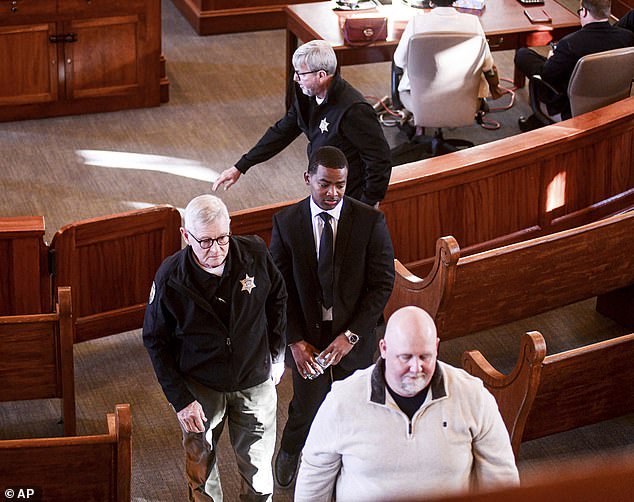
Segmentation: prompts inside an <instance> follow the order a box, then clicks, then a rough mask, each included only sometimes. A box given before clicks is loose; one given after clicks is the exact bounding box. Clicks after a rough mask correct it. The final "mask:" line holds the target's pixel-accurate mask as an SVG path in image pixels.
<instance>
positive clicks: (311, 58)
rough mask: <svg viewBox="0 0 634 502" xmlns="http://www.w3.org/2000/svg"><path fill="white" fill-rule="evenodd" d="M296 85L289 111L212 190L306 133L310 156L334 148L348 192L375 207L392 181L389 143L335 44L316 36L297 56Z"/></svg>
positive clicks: (275, 153)
mask: <svg viewBox="0 0 634 502" xmlns="http://www.w3.org/2000/svg"><path fill="white" fill-rule="evenodd" d="M293 66H294V67H295V84H294V85H293V101H292V104H291V107H290V108H289V109H288V112H287V113H286V115H285V116H284V117H283V118H282V119H280V120H279V121H278V122H277V123H276V124H275V125H273V126H271V127H270V128H269V129H268V130H267V131H266V133H265V134H264V136H262V138H261V139H260V141H258V143H257V144H256V145H255V146H254V147H253V148H252V149H251V150H249V152H247V153H246V154H245V155H243V156H242V158H241V159H240V160H239V161H238V162H237V163H236V164H235V166H234V167H231V168H229V169H226V170H225V171H223V172H222V173H221V174H220V176H219V177H218V178H217V179H216V181H215V182H214V184H213V187H212V188H213V190H216V189H218V187H220V186H223V185H224V188H225V189H227V188H229V187H230V186H231V185H233V184H234V183H235V182H236V181H238V178H240V175H241V174H244V173H246V172H247V170H248V169H249V168H251V167H252V166H254V165H256V164H259V163H260V162H264V161H266V160H269V159H270V158H271V157H273V156H274V155H277V154H278V153H279V152H281V151H282V150H283V149H284V148H286V147H287V146H288V145H290V144H291V143H292V142H293V140H294V139H295V138H297V137H298V136H299V135H300V134H301V133H304V134H305V135H306V136H307V138H308V158H310V157H311V155H312V152H314V151H315V150H317V149H318V148H319V147H321V146H326V145H327V146H335V147H337V148H339V149H340V150H341V151H343V153H344V154H345V156H346V158H347V159H348V166H349V173H348V185H347V188H346V195H348V196H349V197H352V198H354V199H357V200H360V201H361V202H365V203H366V204H369V205H374V204H376V203H377V202H379V201H381V200H382V199H383V197H384V196H385V192H386V190H387V186H388V183H389V181H390V174H391V171H392V168H391V158H390V147H389V145H388V143H387V141H386V140H385V136H384V135H383V130H382V129H381V125H380V124H379V122H378V120H377V118H376V114H375V112H374V110H373V108H372V106H371V105H370V104H369V103H368V102H367V101H366V100H365V98H364V97H363V95H362V94H361V93H360V92H359V91H357V90H356V89H355V88H354V87H352V86H351V85H350V84H349V83H348V82H346V81H345V80H344V79H343V78H341V76H340V75H339V74H338V73H337V57H336V56H335V51H334V50H333V49H332V47H331V46H330V44H329V43H328V42H326V41H324V40H313V41H311V42H308V43H306V44H304V45H302V46H300V47H299V48H298V49H297V50H296V51H295V53H294V54H293Z"/></svg>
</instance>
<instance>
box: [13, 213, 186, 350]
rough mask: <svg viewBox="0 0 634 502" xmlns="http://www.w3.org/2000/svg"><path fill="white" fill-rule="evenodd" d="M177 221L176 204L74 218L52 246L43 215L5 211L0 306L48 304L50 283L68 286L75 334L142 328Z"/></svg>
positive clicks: (37, 308)
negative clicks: (8, 215)
mask: <svg viewBox="0 0 634 502" xmlns="http://www.w3.org/2000/svg"><path fill="white" fill-rule="evenodd" d="M180 224H181V217H180V213H179V212H178V210H177V209H175V208H174V207H172V206H168V205H164V206H154V207H150V208H146V209H140V210H134V211H128V212H125V213H119V214H111V215H107V216H101V217H98V218H91V219H87V220H81V221H77V222H74V223H71V224H69V225H66V226H64V227H62V228H61V229H60V230H59V231H58V232H57V233H56V234H55V236H54V237H53V241H52V243H51V245H50V246H49V247H47V246H46V244H45V243H44V241H43V235H44V218H43V217H41V216H37V217H21V218H0V259H2V260H4V263H7V264H8V266H7V267H0V314H3V313H6V314H30V313H46V312H50V311H51V305H52V304H53V302H54V298H52V294H53V293H52V291H53V292H55V291H56V289H57V287H59V286H71V287H72V288H73V314H74V318H73V324H74V330H75V335H74V339H75V341H76V342H81V341H85V340H90V339H93V338H99V337H102V336H107V335H112V334H115V333H121V332H123V331H128V330H131V329H137V328H140V327H141V326H142V324H143V313H144V312H145V306H146V302H147V298H148V295H149V291H150V287H151V284H152V279H153V278H154V274H155V273H156V270H157V269H158V267H159V265H160V264H161V262H162V261H163V260H164V259H165V258H166V257H167V256H169V255H171V254H173V253H175V252H176V251H178V250H179V249H180V247H181V238H180V232H179V228H180ZM49 262H50V268H49ZM51 284H52V289H51Z"/></svg>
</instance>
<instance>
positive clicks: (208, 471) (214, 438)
mask: <svg viewBox="0 0 634 502" xmlns="http://www.w3.org/2000/svg"><path fill="white" fill-rule="evenodd" d="M187 386H188V387H189V390H190V392H191V393H192V394H193V395H194V396H195V397H196V400H197V401H198V402H199V403H200V405H201V406H202V407H203V410H204V411H205V415H206V417H207V422H206V423H205V428H206V430H205V432H204V433H203V432H199V433H195V432H185V431H183V446H184V447H185V454H186V456H187V460H186V472H187V478H188V484H189V500H190V501H192V502H209V501H213V502H222V500H223V494H222V486H221V483H220V477H219V475H218V465H217V461H216V445H217V444H218V440H219V438H220V435H221V434H222V431H223V428H224V425H225V422H227V423H228V426H229V439H230V441H231V445H232V447H233V451H234V452H235V456H236V460H237V463H238V472H239V474H240V480H241V483H240V500H242V501H250V502H264V501H269V502H270V501H271V500H272V493H273V471H272V468H271V461H272V458H273V451H274V449H275V419H276V412H277V393H276V391H275V386H274V385H273V382H272V381H271V380H270V379H269V380H267V381H266V382H264V383H262V384H260V385H256V386H255V387H251V388H249V389H245V390H242V391H237V392H217V391H214V390H212V389H209V388H207V387H205V386H203V385H200V384H199V383H197V382H193V381H191V380H190V381H188V382H187Z"/></svg>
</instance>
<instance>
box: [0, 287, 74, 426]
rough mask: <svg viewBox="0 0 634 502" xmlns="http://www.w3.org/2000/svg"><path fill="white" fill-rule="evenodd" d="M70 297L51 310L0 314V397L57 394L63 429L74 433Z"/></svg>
mask: <svg viewBox="0 0 634 502" xmlns="http://www.w3.org/2000/svg"><path fill="white" fill-rule="evenodd" d="M71 304H72V299H71V292H70V288H68V287H64V288H60V289H59V292H58V304H57V308H56V312H55V313H53V314H31V315H21V316H6V317H0V354H2V357H0V382H1V384H0V401H22V400H30V399H47V398H61V400H62V417H63V421H64V434H66V435H68V436H71V435H74V434H75V430H76V421H75V381H74V367H73V326H72V319H71V316H72V314H71V313H72V308H71Z"/></svg>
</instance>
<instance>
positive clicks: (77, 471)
mask: <svg viewBox="0 0 634 502" xmlns="http://www.w3.org/2000/svg"><path fill="white" fill-rule="evenodd" d="M107 422H108V433H107V434H97V435H92V436H75V437H70V438H42V439H12V440H5V441H0V484H1V485H2V486H3V487H11V488H14V490H15V495H14V496H15V497H16V498H18V499H19V498H27V497H26V496H23V497H20V496H19V495H18V492H17V489H18V488H27V487H34V488H36V489H37V492H36V493H35V494H34V495H31V497H30V498H32V499H33V500H41V501H45V502H47V501H48V502H53V501H55V502H75V501H78V500H82V501H100V502H105V501H108V502H124V501H125V502H129V501H130V479H131V476H132V464H131V449H130V436H131V431H132V418H131V415H130V405H129V404H118V405H117V406H116V408H115V413H114V414H108V416H107Z"/></svg>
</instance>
